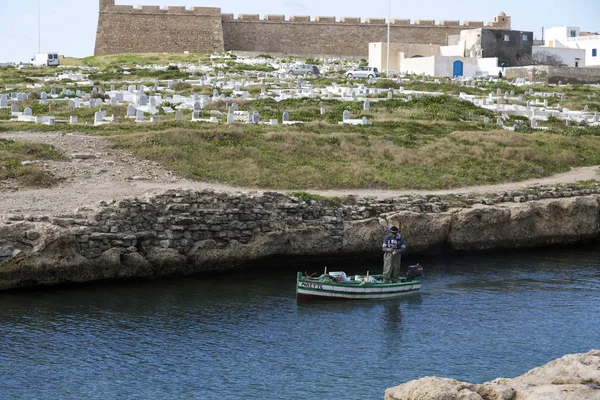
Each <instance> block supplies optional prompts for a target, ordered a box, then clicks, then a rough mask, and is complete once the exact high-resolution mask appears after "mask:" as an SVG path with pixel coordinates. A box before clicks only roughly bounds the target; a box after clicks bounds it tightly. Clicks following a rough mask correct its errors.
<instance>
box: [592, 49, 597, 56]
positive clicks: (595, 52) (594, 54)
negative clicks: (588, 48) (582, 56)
mask: <svg viewBox="0 0 600 400" xmlns="http://www.w3.org/2000/svg"><path fill="white" fill-rule="evenodd" d="M597 55H598V49H592V57H596V56H597Z"/></svg>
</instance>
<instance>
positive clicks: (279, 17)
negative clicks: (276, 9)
mask: <svg viewBox="0 0 600 400" xmlns="http://www.w3.org/2000/svg"><path fill="white" fill-rule="evenodd" d="M264 20H265V21H271V22H284V21H285V15H275V14H268V15H265V17H264Z"/></svg>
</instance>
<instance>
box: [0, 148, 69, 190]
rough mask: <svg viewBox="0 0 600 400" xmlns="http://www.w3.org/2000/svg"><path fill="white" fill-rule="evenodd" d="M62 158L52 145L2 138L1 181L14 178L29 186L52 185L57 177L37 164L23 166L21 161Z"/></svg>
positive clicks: (56, 180) (0, 157)
mask: <svg viewBox="0 0 600 400" xmlns="http://www.w3.org/2000/svg"><path fill="white" fill-rule="evenodd" d="M61 159H63V156H62V154H60V153H59V152H57V151H56V150H54V149H52V147H51V146H48V145H44V144H39V143H22V142H15V141H12V140H6V139H1V138H0V181H5V180H9V179H13V180H16V181H17V182H19V184H21V185H23V186H27V187H51V186H53V185H55V184H56V183H57V182H58V179H57V178H55V177H54V176H53V175H52V174H51V173H49V172H48V171H44V170H43V169H42V168H40V167H38V166H36V165H27V166H23V165H21V162H23V161H34V160H61Z"/></svg>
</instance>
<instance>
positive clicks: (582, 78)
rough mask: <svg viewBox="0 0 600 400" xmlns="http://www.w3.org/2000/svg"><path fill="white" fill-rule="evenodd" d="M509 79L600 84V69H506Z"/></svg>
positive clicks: (541, 66) (540, 66)
mask: <svg viewBox="0 0 600 400" xmlns="http://www.w3.org/2000/svg"><path fill="white" fill-rule="evenodd" d="M505 77H506V78H508V79H514V78H525V79H528V80H530V81H532V82H539V81H545V82H548V83H555V84H557V83H559V82H561V83H571V84H599V83H600V68H574V67H550V66H546V65H535V66H528V67H513V68H506V70H505Z"/></svg>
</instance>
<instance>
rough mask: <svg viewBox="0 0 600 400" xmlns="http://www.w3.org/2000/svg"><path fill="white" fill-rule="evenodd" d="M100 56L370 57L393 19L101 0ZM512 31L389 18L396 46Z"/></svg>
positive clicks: (500, 21) (499, 21) (499, 19)
mask: <svg viewBox="0 0 600 400" xmlns="http://www.w3.org/2000/svg"><path fill="white" fill-rule="evenodd" d="M99 1H100V16H99V20H98V31H97V36H96V51H95V54H96V55H104V54H121V53H153V52H160V53H163V52H177V53H178V52H183V51H190V52H210V51H222V50H227V51H229V50H234V51H235V50H237V51H250V52H254V51H256V52H264V53H268V52H272V53H296V54H319V55H332V56H366V55H367V54H368V44H369V43H370V42H382V41H385V40H386V39H387V19H385V18H372V17H371V18H364V19H363V18H362V17H340V18H339V19H338V18H337V17H335V16H316V17H314V18H313V17H311V16H308V15H292V16H289V17H288V18H286V16H285V15H280V14H276V15H273V14H267V15H264V16H262V17H261V16H260V15H259V14H239V15H238V16H237V17H235V16H234V14H228V13H222V12H221V9H220V8H218V7H191V8H187V7H182V6H166V7H160V6H145V5H140V6H137V7H134V6H126V5H116V4H115V0H99ZM484 26H487V27H490V28H496V29H510V27H511V19H510V17H508V16H506V14H504V13H500V14H498V15H497V16H496V17H495V18H494V20H493V21H491V22H489V23H487V24H484V22H482V21H463V22H462V24H461V22H460V21H458V20H440V21H439V22H437V23H436V21H435V20H432V19H416V20H414V21H411V20H410V19H397V18H396V19H390V28H391V32H390V33H391V36H392V40H393V41H394V42H397V43H422V44H439V45H446V44H447V43H448V40H447V37H448V36H449V35H456V34H459V33H460V31H461V30H465V29H474V28H482V27H484Z"/></svg>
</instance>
